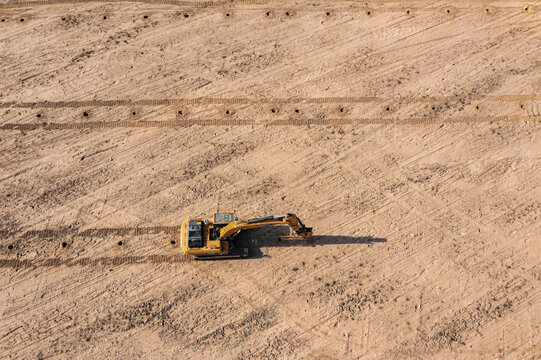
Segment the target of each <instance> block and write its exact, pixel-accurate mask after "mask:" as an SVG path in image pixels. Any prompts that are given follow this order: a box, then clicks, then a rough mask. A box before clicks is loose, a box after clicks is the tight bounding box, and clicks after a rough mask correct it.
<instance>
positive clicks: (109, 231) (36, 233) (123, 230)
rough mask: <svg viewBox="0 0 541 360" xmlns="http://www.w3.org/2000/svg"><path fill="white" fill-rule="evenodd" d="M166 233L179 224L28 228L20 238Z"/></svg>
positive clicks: (4, 233) (7, 232)
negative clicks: (81, 228)
mask: <svg viewBox="0 0 541 360" xmlns="http://www.w3.org/2000/svg"><path fill="white" fill-rule="evenodd" d="M17 233H18V232H17V231H10V230H0V236H2V237H9V236H14V235H17ZM160 233H166V234H170V235H177V234H180V225H179V226H150V227H144V228H140V227H118V228H93V229H86V230H82V231H77V230H72V229H44V230H29V231H26V232H24V233H22V235H21V237H22V238H33V237H38V238H52V237H61V236H67V235H75V236H83V237H84V236H107V235H119V236H125V235H135V236H137V235H154V234H160Z"/></svg>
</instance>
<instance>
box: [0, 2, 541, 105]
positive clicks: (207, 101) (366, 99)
mask: <svg viewBox="0 0 541 360" xmlns="http://www.w3.org/2000/svg"><path fill="white" fill-rule="evenodd" d="M0 6H1V5H0ZM0 8H1V7H0ZM393 100H400V101H401V102H402V103H410V102H425V103H426V102H428V103H432V102H445V101H457V100H463V101H506V102H507V101H539V100H541V95H471V96H424V97H419V96H405V97H401V98H399V99H397V98H382V97H375V96H357V97H322V98H300V97H299V98H268V99H250V98H212V97H202V98H195V99H151V100H127V99H120V100H86V101H37V102H14V101H11V102H0V108H86V107H111V106H167V105H236V104H296V103H304V104H341V103H345V104H347V103H370V102H384V103H385V102H389V101H393Z"/></svg>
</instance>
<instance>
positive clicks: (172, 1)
mask: <svg viewBox="0 0 541 360" xmlns="http://www.w3.org/2000/svg"><path fill="white" fill-rule="evenodd" d="M123 2H127V3H142V4H150V5H174V6H180V7H192V8H221V7H231V6H235V5H272V4H281V3H282V4H286V5H287V4H290V3H292V2H291V1H287V0H286V1H282V0H231V1H183V0H37V1H21V2H18V3H8V4H0V9H13V8H23V7H32V6H48V5H62V4H70V5H72V4H73V5H75V4H88V3H123ZM327 2H330V3H345V4H351V3H354V2H355V1H354V0H328V1H327ZM401 2H403V1H402V0H372V1H370V3H371V4H393V3H401ZM414 2H421V0H415V1H414ZM470 2H471V3H477V4H485V3H486V1H485V0H470ZM538 2H539V1H538V0H534V1H530V3H538ZM491 3H516V1H514V0H493V1H491ZM382 10H383V11H385V9H382ZM400 10H401V11H402V10H404V9H402V8H401V9H400Z"/></svg>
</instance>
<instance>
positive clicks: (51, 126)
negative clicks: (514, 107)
mask: <svg viewBox="0 0 541 360" xmlns="http://www.w3.org/2000/svg"><path fill="white" fill-rule="evenodd" d="M532 121H534V122H535V121H541V115H537V116H527V115H524V116H521V115H500V116H497V115H496V116H465V117H458V118H442V119H428V118H406V119H393V118H357V119H347V118H334V119H333V118H329V119H295V118H289V119H278V120H272V121H267V122H260V121H257V120H253V119H193V120H162V121H159V120H156V121H117V122H107V121H93V122H92V121H89V122H74V123H41V124H36V123H33V124H14V123H8V124H4V125H1V126H0V130H21V131H31V130H39V129H43V130H85V129H115V128H170V127H189V126H193V125H200V126H250V125H265V126H268V125H279V126H280V125H281V126H284V125H290V126H307V125H369V124H383V125H392V124H394V125H434V124H454V123H468V124H471V123H482V122H532Z"/></svg>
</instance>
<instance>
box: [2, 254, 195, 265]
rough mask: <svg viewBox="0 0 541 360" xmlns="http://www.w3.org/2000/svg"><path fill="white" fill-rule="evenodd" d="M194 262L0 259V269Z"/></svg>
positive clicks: (177, 258)
mask: <svg viewBox="0 0 541 360" xmlns="http://www.w3.org/2000/svg"><path fill="white" fill-rule="evenodd" d="M189 261H194V260H193V258H192V257H191V256H188V255H145V256H115V257H106V256H104V257H98V258H89V257H83V258H77V259H60V258H45V259H28V260H26V259H24V260H23V259H0V268H26V267H60V266H69V267H71V266H110V265H115V266H116V265H133V264H162V263H169V264H172V263H185V262H189Z"/></svg>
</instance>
